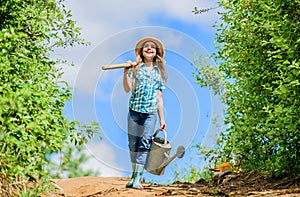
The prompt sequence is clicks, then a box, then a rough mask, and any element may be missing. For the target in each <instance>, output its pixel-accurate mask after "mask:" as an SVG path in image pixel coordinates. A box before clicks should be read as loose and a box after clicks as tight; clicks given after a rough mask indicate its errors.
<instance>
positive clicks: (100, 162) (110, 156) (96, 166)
mask: <svg viewBox="0 0 300 197" xmlns="http://www.w3.org/2000/svg"><path fill="white" fill-rule="evenodd" d="M85 152H86V154H87V155H89V156H90V159H89V160H88V161H87V162H86V163H84V164H83V165H82V168H83V169H85V170H89V169H92V170H94V171H98V172H100V176H104V177H107V176H117V177H121V176H122V175H123V173H122V171H121V170H119V167H118V163H117V162H116V155H115V153H114V152H113V150H112V149H111V148H110V147H109V145H108V144H106V143H105V142H101V143H92V142H90V143H88V145H87V146H86V150H85Z"/></svg>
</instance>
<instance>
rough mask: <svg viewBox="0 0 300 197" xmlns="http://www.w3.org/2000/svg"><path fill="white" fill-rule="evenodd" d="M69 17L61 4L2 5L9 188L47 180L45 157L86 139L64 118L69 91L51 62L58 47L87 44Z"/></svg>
mask: <svg viewBox="0 0 300 197" xmlns="http://www.w3.org/2000/svg"><path fill="white" fill-rule="evenodd" d="M70 17H71V13H70V12H69V11H67V10H66V9H65V7H64V5H63V1H62V0H59V1H56V0H35V1H32V0H22V1H20V0H6V1H5V2H4V1H3V2H2V3H1V4H0V106H1V107H0V131H1V133H0V148H1V151H0V171H1V174H0V178H1V179H0V180H3V179H5V180H6V181H8V182H9V183H13V184H8V185H10V186H12V185H18V184H19V182H16V181H17V180H19V181H20V180H23V181H26V180H28V179H29V177H33V178H35V179H39V178H41V177H43V176H45V175H46V171H45V170H44V166H45V165H47V163H48V160H47V158H46V155H48V154H50V153H53V152H57V151H59V150H60V149H61V147H62V146H63V145H64V144H65V143H69V142H71V141H76V142H82V140H83V139H84V137H83V138H77V137H76V136H78V135H79V136H81V132H80V131H78V130H77V128H79V127H80V125H78V124H77V123H76V122H70V121H68V120H67V119H66V118H65V117H64V116H63V114H62V111H63V109H64V106H65V101H66V100H69V99H70V98H71V92H70V88H69V87H68V85H67V84H66V83H65V82H64V81H61V80H60V78H61V75H62V72H61V71H59V70H57V68H56V67H55V65H56V64H57V63H58V62H59V60H52V59H50V53H51V52H52V50H53V49H54V47H66V46H69V45H71V46H72V45H74V44H76V43H78V44H83V41H82V40H81V39H80V38H79V35H80V33H79V29H78V28H76V27H75V23H74V21H72V20H71V19H70ZM92 128H93V129H97V127H93V126H92ZM70 136H71V139H70ZM67 139H68V141H67ZM21 182H22V181H21ZM21 184H22V183H21ZM2 189H3V188H1V190H2ZM6 189H8V188H6ZM4 190H5V188H4Z"/></svg>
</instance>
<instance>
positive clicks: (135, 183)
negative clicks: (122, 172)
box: [132, 164, 144, 189]
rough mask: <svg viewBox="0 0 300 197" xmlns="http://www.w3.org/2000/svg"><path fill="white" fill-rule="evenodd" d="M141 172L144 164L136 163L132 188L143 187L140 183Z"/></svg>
mask: <svg viewBox="0 0 300 197" xmlns="http://www.w3.org/2000/svg"><path fill="white" fill-rule="evenodd" d="M143 173H144V165H142V164H136V165H135V172H134V180H133V185H132V188H134V189H143V186H142V184H141V180H142V178H143Z"/></svg>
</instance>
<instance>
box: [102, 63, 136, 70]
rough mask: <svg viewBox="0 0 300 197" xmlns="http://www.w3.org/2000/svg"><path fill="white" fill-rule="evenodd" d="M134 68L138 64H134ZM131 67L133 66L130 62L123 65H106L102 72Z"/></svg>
mask: <svg viewBox="0 0 300 197" xmlns="http://www.w3.org/2000/svg"><path fill="white" fill-rule="evenodd" d="M133 64H134V66H136V65H137V63H136V62H133ZM127 67H131V64H130V63H129V62H126V63H122V64H112V65H105V66H102V70H109V69H116V68H127Z"/></svg>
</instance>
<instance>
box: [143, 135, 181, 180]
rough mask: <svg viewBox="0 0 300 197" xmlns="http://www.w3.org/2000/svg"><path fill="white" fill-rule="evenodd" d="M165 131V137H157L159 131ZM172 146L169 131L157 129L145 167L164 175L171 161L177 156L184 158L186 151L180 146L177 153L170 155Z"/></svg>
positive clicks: (153, 172) (149, 170)
mask: <svg viewBox="0 0 300 197" xmlns="http://www.w3.org/2000/svg"><path fill="white" fill-rule="evenodd" d="M160 131H161V132H163V133H164V138H161V137H157V134H158V133H159V132H160ZM171 149H172V146H171V144H170V142H169V141H168V140H167V132H166V131H165V130H160V129H158V130H156V131H155V133H154V135H153V136H152V145H151V149H150V152H149V154H148V158H147V162H146V165H145V169H146V170H147V171H148V172H150V173H151V174H155V175H163V174H164V172H165V167H166V166H167V165H168V164H169V163H171V162H172V161H173V160H174V159H175V158H176V157H178V158H182V157H183V155H184V153H185V148H184V147H183V146H179V147H178V148H177V151H176V153H175V155H173V156H172V157H170V156H169V155H170V152H171Z"/></svg>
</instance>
